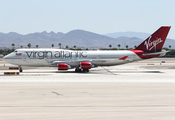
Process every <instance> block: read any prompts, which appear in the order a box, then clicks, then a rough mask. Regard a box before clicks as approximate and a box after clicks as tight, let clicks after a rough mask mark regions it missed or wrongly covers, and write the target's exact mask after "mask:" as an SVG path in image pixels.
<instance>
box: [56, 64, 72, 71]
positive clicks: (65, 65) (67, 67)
mask: <svg viewBox="0 0 175 120" xmlns="http://www.w3.org/2000/svg"><path fill="white" fill-rule="evenodd" d="M69 68H70V66H69V65H68V64H66V63H59V64H58V70H68V69H69Z"/></svg>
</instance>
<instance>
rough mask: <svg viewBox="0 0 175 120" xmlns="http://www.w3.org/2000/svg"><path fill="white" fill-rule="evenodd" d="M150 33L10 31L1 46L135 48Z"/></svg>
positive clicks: (174, 43)
mask: <svg viewBox="0 0 175 120" xmlns="http://www.w3.org/2000/svg"><path fill="white" fill-rule="evenodd" d="M149 35H150V34H148V33H136V32H118V33H110V34H106V35H101V34H96V33H92V32H88V31H84V30H72V31H70V32H68V33H62V32H57V33H55V32H50V33H48V32H46V31H44V32H41V33H39V32H37V33H31V34H27V35H21V34H18V33H15V32H10V33H7V34H5V33H0V48H2V47H7V48H9V47H12V43H14V44H15V48H19V47H20V46H23V47H24V48H25V47H27V44H28V43H30V44H31V47H35V46H36V45H39V47H48V48H50V47H51V45H52V44H54V46H55V47H56V48H57V47H58V44H59V43H61V44H62V48H64V47H65V46H66V45H68V46H69V48H71V47H73V46H74V45H76V47H77V48H78V47H84V48H109V45H110V44H111V45H112V47H113V48H118V44H120V45H121V47H120V48H125V46H126V45H128V46H129V48H134V46H135V45H136V46H138V45H139V44H140V43H141V42H143V40H144V39H146V38H147V37H148V36H149ZM169 45H171V48H175V40H173V39H167V40H166V42H165V45H164V47H169Z"/></svg>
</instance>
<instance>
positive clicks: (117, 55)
mask: <svg viewBox="0 0 175 120" xmlns="http://www.w3.org/2000/svg"><path fill="white" fill-rule="evenodd" d="M170 28H171V27H170V26H162V27H160V28H159V29H158V30H157V31H156V32H154V33H153V34H152V35H150V36H149V37H148V38H147V39H146V40H145V41H143V42H142V43H141V44H140V45H139V46H138V47H136V48H135V49H132V50H116V51H111V50H109V51H74V50H65V49H16V50H15V51H14V52H12V53H10V54H8V55H6V56H4V57H3V60H4V61H5V62H8V63H11V64H14V65H17V66H19V68H20V69H19V71H20V72H22V68H21V66H31V67H57V68H58V70H68V69H71V68H75V72H82V71H83V72H89V69H91V68H93V67H98V66H112V65H120V64H125V63H130V62H134V61H139V60H144V59H149V58H154V57H159V56H164V55H165V54H166V53H167V52H168V51H164V50H162V47H163V45H164V42H165V40H166V37H167V35H168V32H169V30H170Z"/></svg>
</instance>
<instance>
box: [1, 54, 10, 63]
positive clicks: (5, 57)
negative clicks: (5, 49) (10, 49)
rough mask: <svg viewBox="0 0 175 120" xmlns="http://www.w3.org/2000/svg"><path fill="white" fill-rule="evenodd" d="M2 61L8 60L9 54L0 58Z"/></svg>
mask: <svg viewBox="0 0 175 120" xmlns="http://www.w3.org/2000/svg"><path fill="white" fill-rule="evenodd" d="M2 60H3V61H5V62H10V58H9V55H6V56H4V57H3V58H2Z"/></svg>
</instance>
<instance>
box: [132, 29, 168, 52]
mask: <svg viewBox="0 0 175 120" xmlns="http://www.w3.org/2000/svg"><path fill="white" fill-rule="evenodd" d="M170 28H171V27H170V26H162V27H160V28H159V29H158V30H157V31H156V32H154V33H153V34H152V35H150V36H149V37H148V38H147V39H146V40H145V41H143V42H142V43H141V44H140V45H139V46H138V47H137V48H135V50H143V51H144V52H149V53H150V52H160V51H161V49H162V47H163V45H164V42H165V40H166V37H167V35H168V32H169V30H170Z"/></svg>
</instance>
